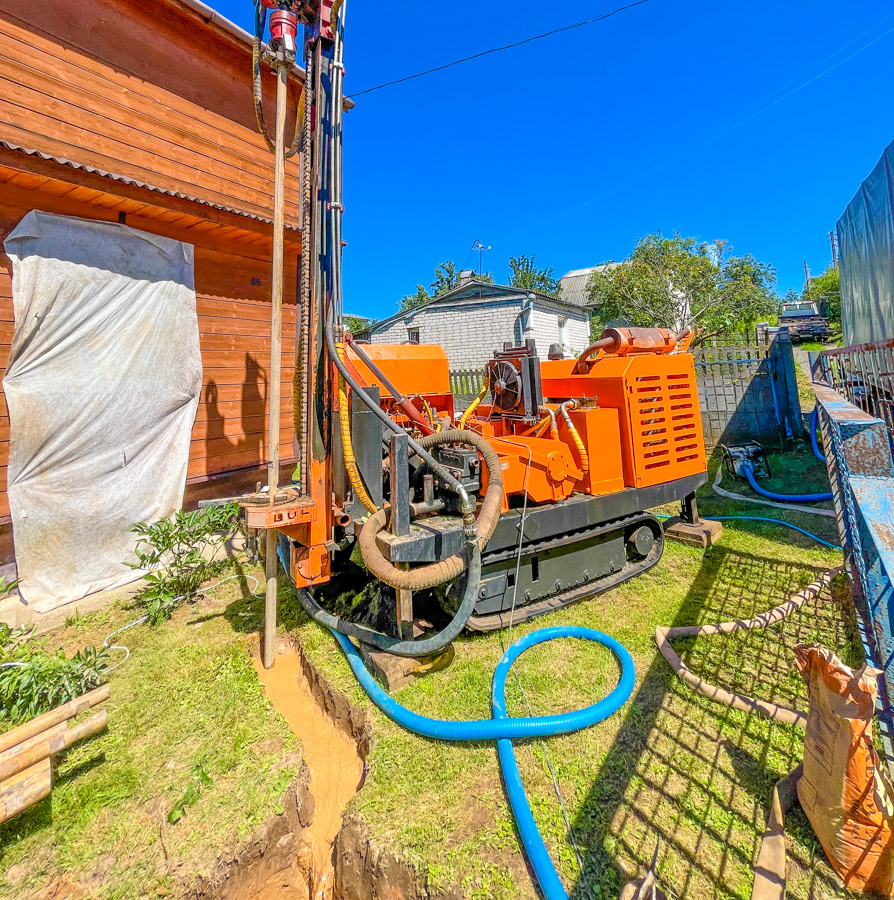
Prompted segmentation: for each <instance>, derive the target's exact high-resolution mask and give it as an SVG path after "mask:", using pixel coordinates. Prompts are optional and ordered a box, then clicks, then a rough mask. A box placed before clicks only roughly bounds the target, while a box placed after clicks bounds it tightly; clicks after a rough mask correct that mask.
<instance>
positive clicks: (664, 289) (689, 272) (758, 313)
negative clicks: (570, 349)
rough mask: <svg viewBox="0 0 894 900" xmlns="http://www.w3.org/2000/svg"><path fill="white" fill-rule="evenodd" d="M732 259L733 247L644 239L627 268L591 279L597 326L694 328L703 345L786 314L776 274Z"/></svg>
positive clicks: (609, 269) (763, 265)
mask: <svg viewBox="0 0 894 900" xmlns="http://www.w3.org/2000/svg"><path fill="white" fill-rule="evenodd" d="M729 251H730V247H729V245H728V244H727V242H726V241H713V242H710V243H704V242H701V241H698V240H697V239H696V238H684V237H681V236H680V235H679V234H675V235H674V236H673V237H672V238H666V237H664V236H663V235H662V234H661V233H660V232H658V233H657V234H649V235H646V236H645V237H643V238H640V240H639V241H637V244H636V247H635V249H634V251H633V253H632V254H631V256H630V258H629V259H628V260H626V261H625V262H623V263H621V264H620V265H616V266H610V267H607V268H605V269H604V270H603V271H601V272H594V273H593V275H592V276H591V278H590V283H589V293H590V301H591V303H593V305H594V306H595V311H594V313H593V319H594V325H595V326H597V327H598V326H599V325H604V324H605V323H607V322H610V321H622V322H627V323H629V324H631V325H639V326H646V327H650V326H651V327H665V328H671V329H673V330H674V331H678V332H679V331H683V330H685V329H686V328H693V329H696V330H697V332H698V334H699V335H700V336H701V337H702V338H704V337H706V336H709V335H711V334H718V333H721V332H733V331H746V330H748V329H750V328H752V327H754V325H755V324H756V323H757V322H759V321H760V320H761V319H763V318H766V317H768V316H771V315H773V314H775V313H777V312H778V310H779V300H778V298H777V297H776V295H775V292H774V288H775V286H776V270H775V269H774V268H773V266H771V265H769V264H767V263H763V262H760V261H759V260H757V259H755V258H754V257H753V256H751V255H750V254H746V255H745V256H732V255H731V254H730V252H729Z"/></svg>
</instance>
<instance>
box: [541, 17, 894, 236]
mask: <svg viewBox="0 0 894 900" xmlns="http://www.w3.org/2000/svg"><path fill="white" fill-rule="evenodd" d="M892 17H894V16H891V15H889V16H886V17H885V18H883V19H881V20H880V21H878V22H876V24H875V25H873V26H872V27H871V28H868V29H867V30H866V31H864V32H863V33H862V34H859V35H857V37H855V38H852V39H851V40H849V41H848V42H847V43H846V44H843V45H842V46H841V47H839V48H838V49H837V50H836V51H835V52H834V53H830V54H829V55H828V56H825V57H823V59H821V60H820V61H819V62H816V63H814V64H813V65H812V66H811V67H810V68H809V69H807V70H805V71H804V72H802V73H801V74H800V75H798V76H797V77H795V78H793V79H791V80H790V81H787V82H786V83H785V84H783V85H781V86H780V87H778V88H776V89H775V90H774V91H772V92H771V93H769V94H768V95H767V96H766V97H764V98H763V99H762V100H759V101H758V102H757V103H754V104H752V106H750V107H748V108H747V109H746V110H744V112H743V113H740V114H739V116H737V117H736V118H734V119H731V120H729V121H727V122H725V123H724V124H722V125H720V126H718V127H717V129H715V131H713V132H712V133H710V134H708V135H707V136H706V137H704V138H703V139H702V140H700V141H698V142H696V143H694V144H690V145H689V146H688V147H685V148H684V149H683V150H681V151H679V152H678V153H675V154H674V155H673V156H670V157H667V158H666V159H665V160H663V161H662V162H661V163H659V164H658V165H657V166H654V167H653V168H651V169H648V170H647V171H645V172H642V173H640V174H639V175H635V176H634V177H633V178H631V179H629V180H628V181H625V182H623V183H621V184H615V185H613V186H612V187H611V188H609V189H608V190H606V191H603V192H602V193H600V194H597V195H596V196H595V197H593V198H592V199H590V200H585V201H584V202H583V203H580V204H578V205H576V206H573V207H571V208H569V209H566V210H564V211H563V212H560V213H557V214H556V215H555V216H553V217H551V218H549V219H547V220H545V221H544V222H542V223H541V225H542V226H546V225H552V224H553V223H555V222H558V221H559V220H560V219H564V218H565V217H566V216H569V215H571V214H573V213H576V212H580V211H581V210H582V209H586V208H587V207H588V206H592V205H593V204H594V203H598V202H599V201H600V200H605V199H607V198H608V197H610V196H612V195H613V194H617V193H619V192H621V191H624V190H626V189H627V188H629V187H632V186H633V185H634V184H637V183H639V182H641V181H644V180H645V179H647V178H651V177H652V176H653V175H657V174H658V173H659V172H661V171H662V170H664V169H666V168H667V167H668V166H670V165H673V164H674V163H676V162H679V161H680V160H682V159H684V158H685V157H687V156H689V155H690V154H692V153H694V152H695V151H696V150H700V149H701V148H702V147H704V146H706V145H707V144H710V143H712V142H713V141H716V140H718V139H719V138H721V137H724V136H725V135H727V134H729V133H730V132H731V131H735V130H736V129H737V128H741V127H742V126H743V125H745V124H746V123H747V122H750V121H751V120H752V119H756V118H757V117H758V116H760V115H763V114H764V113H765V112H767V111H768V110H770V109H772V108H773V107H774V106H776V105H777V104H779V103H782V101H783V100H787V99H788V98H789V97H791V96H792V95H793V94H797V93H798V92H799V91H802V90H804V88H806V87H808V86H809V85H811V84H813V83H814V82H815V81H818V80H819V79H820V78H823V77H824V76H826V75H828V74H829V73H830V72H833V71H834V70H835V69H837V68H838V67H839V66H843V65H844V64H845V63H846V62H849V61H850V60H852V59H853V58H854V57H856V56H859V55H860V54H861V53H863V52H864V51H865V50H868V49H869V48H870V47H872V46H873V45H874V44H877V43H878V42H879V41H880V40H882V38H885V37H887V36H888V35H889V34H891V33H892V32H894V28H889V29H888V30H887V31H884V32H883V33H882V34H880V35H878V36H877V37H874V38H872V39H871V40H869V41H867V42H866V43H864V44H862V45H861V46H859V47H858V48H857V49H856V50H854V51H853V52H852V53H850V54H848V55H847V56H845V57H844V58H843V59H840V60H838V61H837V62H835V63H833V64H832V65H831V66H829V67H828V68H826V69H824V70H823V71H821V72H819V73H818V74H816V75H813V76H812V77H810V78H808V79H807V80H806V81H801V79H802V78H804V76H806V75H809V74H810V72H811V71H813V70H814V69H816V68H817V66H821V65H823V64H824V63H826V62H828V61H829V60H831V59H834V58H835V57H836V56H838V55H839V54H841V53H842V52H844V50H846V49H847V48H848V47H850V46H851V45H853V44H855V43H856V42H857V41H859V40H861V39H862V38H864V37H866V35H868V34H870V33H871V32H873V31H875V30H876V29H877V28H879V27H881V26H882V25H884V24H886V23H887V22H889V21H890V20H891V18H892ZM792 85H795V87H792ZM789 87H791V90H789V91H787V92H786V93H782V92H783V91H785V90H786V88H789ZM777 94H781V96H777ZM743 116H744V117H743Z"/></svg>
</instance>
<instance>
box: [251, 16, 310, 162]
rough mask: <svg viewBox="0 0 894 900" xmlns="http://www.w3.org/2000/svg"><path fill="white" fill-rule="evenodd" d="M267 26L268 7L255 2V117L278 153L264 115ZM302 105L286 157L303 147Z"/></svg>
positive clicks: (259, 127)
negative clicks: (265, 35)
mask: <svg viewBox="0 0 894 900" xmlns="http://www.w3.org/2000/svg"><path fill="white" fill-rule="evenodd" d="M266 27H267V9H266V7H265V6H264V4H263V3H261V2H260V0H256V3H255V33H254V39H253V40H252V46H251V75H252V91H253V93H254V101H255V118H256V119H257V123H258V131H260V132H261V137H263V138H264V143H265V144H266V145H267V149H268V150H269V151H270V152H271V153H276V146H275V145H274V143H273V141H272V140H271V139H270V135H269V134H268V132H267V123H266V121H265V116H264V88H263V82H262V79H261V54H262V51H263V47H264V29H265V28H266ZM301 101H303V103H304V104H306V103H307V91H306V90H304V91H302V95H301ZM303 118H304V117H303V115H302V110H301V106H300V105H299V109H298V115H297V116H296V117H295V134H294V136H293V138H292V144H291V146H290V147H289V149H288V150H287V151H286V159H291V158H292V157H293V156H294V155H295V154H296V153H297V152H298V151H299V150H300V149H301V132H302V120H303Z"/></svg>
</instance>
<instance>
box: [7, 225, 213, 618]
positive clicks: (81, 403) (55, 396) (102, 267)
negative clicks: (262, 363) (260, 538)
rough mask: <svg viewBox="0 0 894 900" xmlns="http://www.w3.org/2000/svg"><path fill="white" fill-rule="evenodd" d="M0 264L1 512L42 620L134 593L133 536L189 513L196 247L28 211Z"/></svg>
mask: <svg viewBox="0 0 894 900" xmlns="http://www.w3.org/2000/svg"><path fill="white" fill-rule="evenodd" d="M5 248H6V252H7V254H8V256H9V257H10V259H11V260H12V264H13V304H14V307H15V332H14V334H13V340H12V351H11V354H10V360H9V368H8V369H7V371H6V375H5V377H4V379H3V388H4V390H5V392H6V402H7V403H8V405H9V415H10V456H9V488H8V490H9V505H10V510H11V513H12V525H13V536H14V538H15V550H16V562H17V564H18V574H19V577H20V578H21V580H22V583H21V585H20V591H21V593H22V596H23V598H24V599H25V601H26V602H27V603H28V604H29V605H32V606H33V607H34V608H35V609H36V610H37V611H38V612H47V611H49V610H51V609H55V608H57V607H59V606H63V605H64V604H66V603H71V602H73V601H75V600H79V599H80V598H82V597H85V596H86V595H88V594H91V593H93V592H95V591H99V590H103V589H106V588H112V587H117V586H119V585H122V584H126V583H128V582H129V581H133V580H134V577H135V573H134V571H133V570H132V569H130V568H128V567H126V566H125V565H124V564H123V561H124V560H131V561H133V560H134V559H135V557H134V555H133V547H134V543H135V540H136V536H135V535H134V534H132V533H131V532H130V528H131V526H132V525H133V523H134V522H142V521H154V520H156V519H159V518H162V517H165V516H170V515H172V514H173V513H174V512H176V511H177V510H178V509H180V506H181V504H182V502H183V491H184V489H185V484H186V470H187V465H188V462H189V441H190V434H191V431H192V425H193V420H194V419H195V414H196V408H197V406H198V401H199V394H200V391H201V387H202V358H201V354H200V351H199V326H198V319H197V317H196V295H195V280H194V276H193V247H192V246H191V245H190V244H183V243H181V242H179V241H173V240H170V239H168V238H163V237H158V236H157V235H153V234H146V233H145V232H142V231H136V230H134V229H132V228H128V227H126V226H124V225H115V224H110V223H107V222H94V221H90V220H87V219H75V218H69V217H67V216H56V215H51V214H48V213H42V212H36V211H34V212H30V213H28V215H26V216H25V217H24V218H23V219H22V221H21V222H19V224H18V226H17V227H16V229H15V230H14V231H13V232H12V234H10V235H9V237H8V238H7V239H6V241H5Z"/></svg>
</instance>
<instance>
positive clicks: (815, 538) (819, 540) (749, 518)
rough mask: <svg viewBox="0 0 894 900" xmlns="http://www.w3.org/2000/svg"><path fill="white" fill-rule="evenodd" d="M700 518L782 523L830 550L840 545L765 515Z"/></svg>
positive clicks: (667, 517) (663, 515)
mask: <svg viewBox="0 0 894 900" xmlns="http://www.w3.org/2000/svg"><path fill="white" fill-rule="evenodd" d="M652 515H653V516H655V518H656V519H673V518H674V516H670V515H667V514H666V513H652ZM699 517H700V518H702V519H707V520H708V521H709V522H769V523H770V524H771V525H783V526H784V527H785V528H791V530H792V531H797V532H799V533H800V534H803V535H805V536H806V537H809V538H810V539H811V540H812V541H816V542H817V543H818V544H822V545H823V546H824V547H829V548H830V549H831V550H840V549H841V547H839V546H838V544H830V543H829V542H828V541H824V540H823V539H822V538H821V537H818V536H817V535H815V534H814V533H813V532H812V531H807V529H805V528H801V527H799V526H798V525H792V523H791V522H783V521H782V519H770V518H767V517H766V516H704V515H700V516H699Z"/></svg>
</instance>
